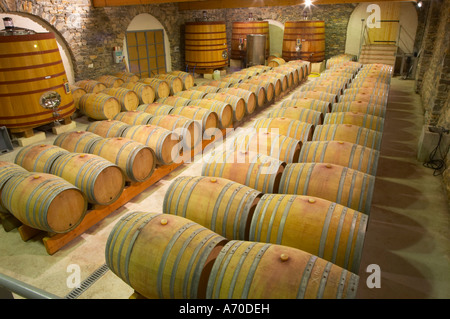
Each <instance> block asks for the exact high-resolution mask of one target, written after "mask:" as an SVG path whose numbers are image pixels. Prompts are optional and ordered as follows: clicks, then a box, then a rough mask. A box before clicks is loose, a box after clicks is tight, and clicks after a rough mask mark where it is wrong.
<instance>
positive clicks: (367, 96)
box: [338, 92, 388, 106]
mask: <svg viewBox="0 0 450 319" xmlns="http://www.w3.org/2000/svg"><path fill="white" fill-rule="evenodd" d="M387 100H388V96H387V95H374V94H371V93H364V92H361V93H351V94H343V95H341V96H340V97H339V101H338V102H349V101H363V102H366V103H369V104H375V105H380V106H386V105H387Z"/></svg>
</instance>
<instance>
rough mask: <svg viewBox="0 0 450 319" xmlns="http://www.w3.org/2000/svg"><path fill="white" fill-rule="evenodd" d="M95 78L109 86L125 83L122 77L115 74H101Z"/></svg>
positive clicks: (114, 86) (113, 86) (115, 86)
mask: <svg viewBox="0 0 450 319" xmlns="http://www.w3.org/2000/svg"><path fill="white" fill-rule="evenodd" d="M95 80H96V81H98V82H100V83H103V84H104V85H105V86H106V87H107V88H117V87H119V86H121V85H122V84H123V83H124V81H123V80H122V79H121V78H119V77H117V76H113V75H101V76H99V77H98V78H96V79H95Z"/></svg>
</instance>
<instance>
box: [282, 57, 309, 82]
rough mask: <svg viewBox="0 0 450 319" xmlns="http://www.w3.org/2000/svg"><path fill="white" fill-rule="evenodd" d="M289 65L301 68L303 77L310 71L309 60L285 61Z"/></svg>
mask: <svg viewBox="0 0 450 319" xmlns="http://www.w3.org/2000/svg"><path fill="white" fill-rule="evenodd" d="M286 64H287V65H289V66H294V67H296V68H299V67H300V68H301V69H302V70H303V78H306V77H307V76H308V75H309V74H310V73H311V62H310V61H306V60H291V61H287V63H286Z"/></svg>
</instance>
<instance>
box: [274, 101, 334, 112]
mask: <svg viewBox="0 0 450 319" xmlns="http://www.w3.org/2000/svg"><path fill="white" fill-rule="evenodd" d="M295 106H297V107H303V108H307V109H311V110H314V111H317V112H320V113H322V114H326V113H328V112H331V108H332V103H330V102H327V101H322V100H316V99H313V98H310V97H303V98H293V99H290V100H284V101H283V102H281V105H280V107H295Z"/></svg>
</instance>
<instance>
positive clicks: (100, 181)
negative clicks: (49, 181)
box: [51, 153, 125, 205]
mask: <svg viewBox="0 0 450 319" xmlns="http://www.w3.org/2000/svg"><path fill="white" fill-rule="evenodd" d="M51 174H53V175H56V176H59V177H62V178H64V179H65V180H66V181H68V182H69V183H72V184H73V185H75V186H76V187H78V188H79V189H80V190H81V191H82V192H83V194H85V196H86V199H87V201H88V202H89V203H92V204H98V205H109V204H111V203H113V202H115V201H116V200H117V199H118V198H119V197H120V195H121V194H122V192H123V189H124V186H125V177H124V175H123V173H122V171H121V169H120V168H119V167H118V166H117V165H115V164H113V163H111V162H110V161H108V160H106V159H104V158H102V157H100V156H97V155H93V154H86V153H68V154H64V155H62V156H60V157H58V158H57V159H56V160H55V161H54V163H53V165H52V168H51Z"/></svg>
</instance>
